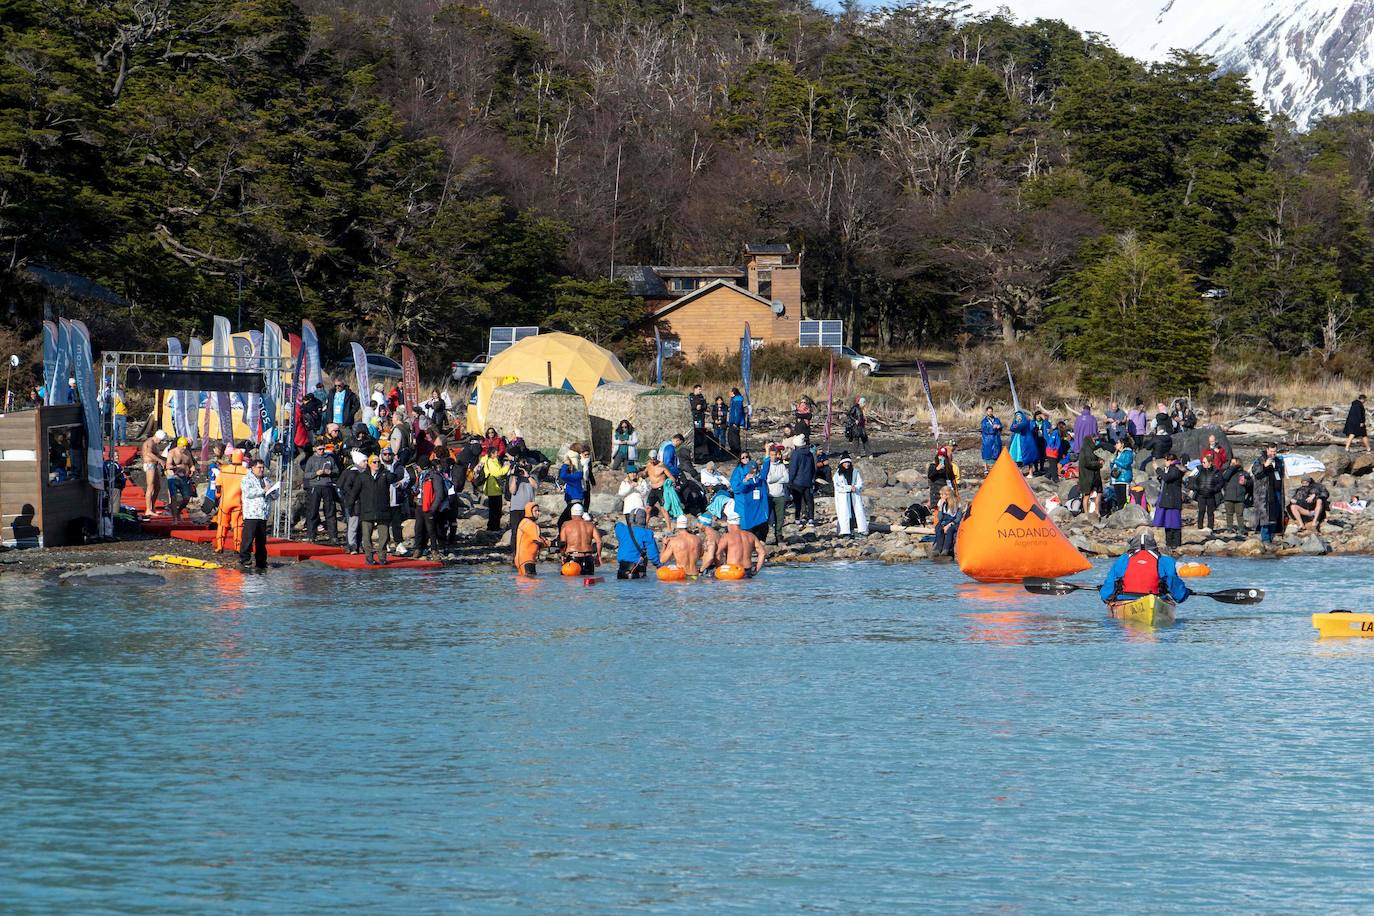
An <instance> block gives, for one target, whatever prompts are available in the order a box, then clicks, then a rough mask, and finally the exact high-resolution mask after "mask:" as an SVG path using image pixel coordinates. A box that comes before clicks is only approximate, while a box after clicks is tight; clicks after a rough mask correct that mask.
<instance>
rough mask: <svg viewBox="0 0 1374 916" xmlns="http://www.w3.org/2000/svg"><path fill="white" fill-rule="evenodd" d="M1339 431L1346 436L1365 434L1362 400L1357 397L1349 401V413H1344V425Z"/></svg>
mask: <svg viewBox="0 0 1374 916" xmlns="http://www.w3.org/2000/svg"><path fill="white" fill-rule="evenodd" d="M1341 433H1342V434H1344V435H1347V436H1363V435H1364V434H1365V411H1364V401H1361V400H1359V399H1358V398H1357V399H1355V400H1353V401H1351V402H1350V413H1348V414H1346V415H1345V426H1343V427H1342V428H1341Z"/></svg>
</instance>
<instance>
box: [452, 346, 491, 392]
mask: <svg viewBox="0 0 1374 916" xmlns="http://www.w3.org/2000/svg"><path fill="white" fill-rule="evenodd" d="M486 368H487V354H485V353H478V354H477V355H476V356H474V357H473V358H472V362H468V363H465V362H462V361H460V360H456V359H455V360H454V361H453V362H452V363H450V364H449V374H450V375H451V376H452V378H453V380H454V381H455V382H461V383H462V384H465V385H470V384H472V382H473V381H474V380H476V378H477V376H479V375H481V374H482V370H484V369H486Z"/></svg>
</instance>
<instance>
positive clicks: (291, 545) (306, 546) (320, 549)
mask: <svg viewBox="0 0 1374 916" xmlns="http://www.w3.org/2000/svg"><path fill="white" fill-rule="evenodd" d="M343 552H344V549H343V548H342V547H336V546H334V545H333V544H311V543H308V542H305V541H283V542H282V543H280V544H273V543H268V545H267V555H268V556H269V557H281V558H283V559H295V560H313V559H315V558H316V557H336V556H340V555H342V554H343Z"/></svg>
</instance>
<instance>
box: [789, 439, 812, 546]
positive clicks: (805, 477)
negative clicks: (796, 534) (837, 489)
mask: <svg viewBox="0 0 1374 916" xmlns="http://www.w3.org/2000/svg"><path fill="white" fill-rule="evenodd" d="M787 485H788V486H789V487H790V488H791V489H792V511H793V512H794V513H795V514H796V517H797V527H799V528H802V527H805V526H807V525H810V526H812V527H815V525H816V456H815V455H814V454H812V452H811V446H809V445H804V444H803V445H799V446H797V447H796V448H794V449H792V457H790V458H788V459H787Z"/></svg>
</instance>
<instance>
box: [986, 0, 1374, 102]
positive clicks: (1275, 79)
mask: <svg viewBox="0 0 1374 916" xmlns="http://www.w3.org/2000/svg"><path fill="white" fill-rule="evenodd" d="M970 5H971V7H972V11H973V12H975V13H990V12H996V11H997V10H999V9H1003V10H1006V11H1008V12H1010V13H1011V15H1012V16H1013V18H1016V19H1020V20H1030V19H1042V18H1043V19H1062V20H1063V21H1064V22H1067V23H1068V24H1069V25H1071V26H1074V27H1075V28H1077V29H1079V30H1080V31H1084V32H1099V33H1101V34H1102V35H1103V36H1105V37H1106V38H1107V39H1108V40H1109V41H1110V42H1111V43H1112V45H1113V46H1114V47H1116V48H1117V49H1118V50H1120V51H1122V52H1123V53H1125V54H1129V55H1131V56H1132V57H1138V58H1141V59H1143V60H1161V59H1163V58H1164V57H1165V56H1166V55H1167V54H1168V53H1169V51H1170V50H1171V49H1173V48H1186V49H1189V50H1194V51H1200V52H1202V53H1205V54H1209V55H1211V56H1212V57H1214V58H1216V59H1217V60H1218V61H1219V62H1220V63H1221V65H1222V66H1223V67H1225V68H1227V69H1232V70H1241V71H1244V72H1245V73H1247V74H1248V75H1249V77H1250V82H1251V84H1252V85H1253V86H1254V87H1255V92H1256V93H1257V94H1258V95H1259V96H1260V98H1261V99H1263V100H1264V102H1265V103H1266V104H1267V105H1268V106H1269V107H1270V109H1272V110H1273V111H1281V112H1284V113H1286V114H1287V115H1289V116H1290V117H1292V118H1293V119H1294V120H1295V121H1297V122H1298V124H1299V126H1302V127H1305V126H1306V125H1307V124H1309V123H1310V122H1311V121H1313V120H1315V119H1317V118H1319V117H1321V116H1322V115H1326V114H1332V113H1338V112H1346V111H1352V110H1355V109H1374V0H972V2H971V4H970Z"/></svg>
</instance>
